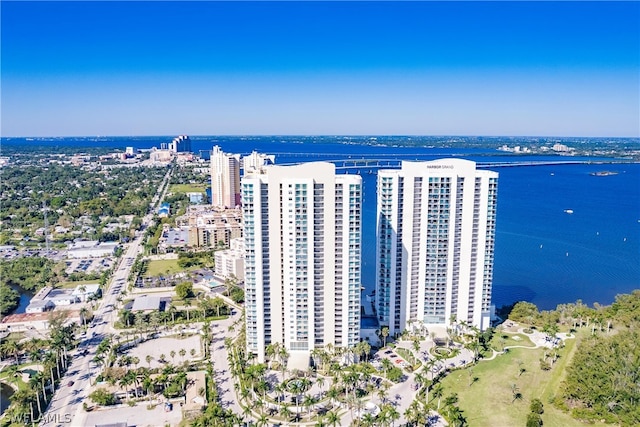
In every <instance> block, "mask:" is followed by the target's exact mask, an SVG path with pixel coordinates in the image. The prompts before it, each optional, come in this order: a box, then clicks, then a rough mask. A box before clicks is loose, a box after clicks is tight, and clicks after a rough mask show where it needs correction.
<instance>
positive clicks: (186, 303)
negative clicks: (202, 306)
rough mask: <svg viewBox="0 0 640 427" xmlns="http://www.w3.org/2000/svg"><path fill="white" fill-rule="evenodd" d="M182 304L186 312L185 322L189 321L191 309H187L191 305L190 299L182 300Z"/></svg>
mask: <svg viewBox="0 0 640 427" xmlns="http://www.w3.org/2000/svg"><path fill="white" fill-rule="evenodd" d="M183 304H184V306H185V311H186V312H187V322H189V321H190V319H189V312H190V311H191V310H189V307H191V300H190V299H188V298H187V299H185V300H184V302H183Z"/></svg>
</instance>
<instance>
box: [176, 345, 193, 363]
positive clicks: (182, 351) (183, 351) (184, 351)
mask: <svg viewBox="0 0 640 427" xmlns="http://www.w3.org/2000/svg"><path fill="white" fill-rule="evenodd" d="M192 350H193V349H192ZM178 354H180V357H181V358H182V361H183V362H184V356H185V355H186V354H187V350H185V349H184V348H181V349H180V351H179V352H178Z"/></svg>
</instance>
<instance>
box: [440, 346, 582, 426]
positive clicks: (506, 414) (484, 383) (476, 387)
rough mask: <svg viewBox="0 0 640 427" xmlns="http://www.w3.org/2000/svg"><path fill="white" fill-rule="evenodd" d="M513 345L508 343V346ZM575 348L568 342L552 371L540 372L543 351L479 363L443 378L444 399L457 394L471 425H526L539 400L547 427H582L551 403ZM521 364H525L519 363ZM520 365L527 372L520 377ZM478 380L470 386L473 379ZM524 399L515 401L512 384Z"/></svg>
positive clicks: (517, 351) (520, 350)
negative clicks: (533, 400) (531, 404)
mask: <svg viewBox="0 0 640 427" xmlns="http://www.w3.org/2000/svg"><path fill="white" fill-rule="evenodd" d="M510 344H511V342H509V345H510ZM574 349H575V340H573V339H572V340H568V341H567V345H566V347H565V349H563V350H562V352H561V357H560V359H558V361H557V362H556V363H555V365H554V366H553V368H552V369H551V370H550V371H542V370H541V369H540V359H541V358H542V355H543V351H544V350H543V349H531V350H530V349H524V348H518V349H511V350H510V351H509V352H508V353H506V354H503V355H499V356H497V357H496V358H495V359H494V360H491V361H480V362H479V363H478V364H477V365H476V366H474V367H472V368H470V369H472V373H471V375H470V374H469V368H467V369H463V370H458V371H455V372H453V373H451V374H450V375H449V376H447V377H446V378H444V379H443V381H442V384H443V386H444V390H445V391H444V396H447V395H449V394H450V393H458V397H459V407H460V409H462V410H463V411H464V415H465V417H466V418H467V421H468V422H469V426H488V425H494V426H524V425H525V424H526V419H527V414H528V413H529V404H530V403H531V400H532V399H534V398H538V399H540V400H541V401H542V403H543V404H544V414H543V415H542V420H543V421H544V426H545V427H565V426H569V427H571V426H576V427H577V426H583V425H584V424H582V423H580V422H578V421H576V420H574V419H573V418H571V417H570V416H569V415H568V414H565V413H563V412H562V411H560V410H557V409H555V408H554V407H553V405H552V404H551V403H550V398H552V397H553V396H554V395H555V393H557V391H558V387H559V385H560V383H561V381H562V378H563V375H564V369H565V367H566V365H567V364H568V362H569V361H570V359H571V356H572V355H573V352H574ZM519 362H522V364H519ZM520 366H522V367H523V368H524V369H525V371H524V372H523V373H522V374H521V375H519V372H520ZM474 377H477V381H475V382H473V381H472V384H471V386H470V385H469V383H470V380H472V379H473V378H474ZM513 384H515V385H516V387H517V390H516V392H519V393H520V394H521V395H522V398H521V399H517V400H515V401H513V396H514V394H513V392H512V388H511V387H512V385H513Z"/></svg>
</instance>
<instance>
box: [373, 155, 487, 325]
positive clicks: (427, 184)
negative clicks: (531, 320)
mask: <svg viewBox="0 0 640 427" xmlns="http://www.w3.org/2000/svg"><path fill="white" fill-rule="evenodd" d="M497 182H498V174H497V173H496V172H490V171H480V170H476V168H475V163H474V162H471V161H468V160H460V159H442V160H436V161H432V162H403V163H402V168H401V169H400V170H382V171H380V172H379V174H378V207H377V215H378V219H377V249H376V259H377V262H376V266H377V267H376V268H377V272H376V304H375V306H376V315H377V316H378V320H379V322H380V324H381V325H385V326H388V327H389V332H390V334H392V335H393V334H394V333H396V332H402V331H403V330H404V329H405V328H407V324H408V323H411V322H415V321H417V322H423V323H424V325H425V326H427V327H429V326H430V325H438V326H445V327H448V326H450V325H451V323H452V321H454V322H461V321H464V322H467V323H468V324H469V325H474V326H476V327H478V328H480V329H483V330H484V329H486V328H487V327H488V326H490V308H491V307H490V305H491V284H492V278H493V252H494V237H495V218H496V197H497Z"/></svg>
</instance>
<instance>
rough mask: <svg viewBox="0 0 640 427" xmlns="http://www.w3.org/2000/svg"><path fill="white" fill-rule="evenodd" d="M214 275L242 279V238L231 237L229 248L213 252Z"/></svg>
mask: <svg viewBox="0 0 640 427" xmlns="http://www.w3.org/2000/svg"><path fill="white" fill-rule="evenodd" d="M215 261H216V262H215V275H216V276H217V277H221V278H223V279H228V278H230V277H232V276H233V277H235V278H237V279H238V280H239V281H243V280H244V239H243V238H242V237H239V238H236V239H231V248H230V249H226V250H223V251H216V252H215Z"/></svg>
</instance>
